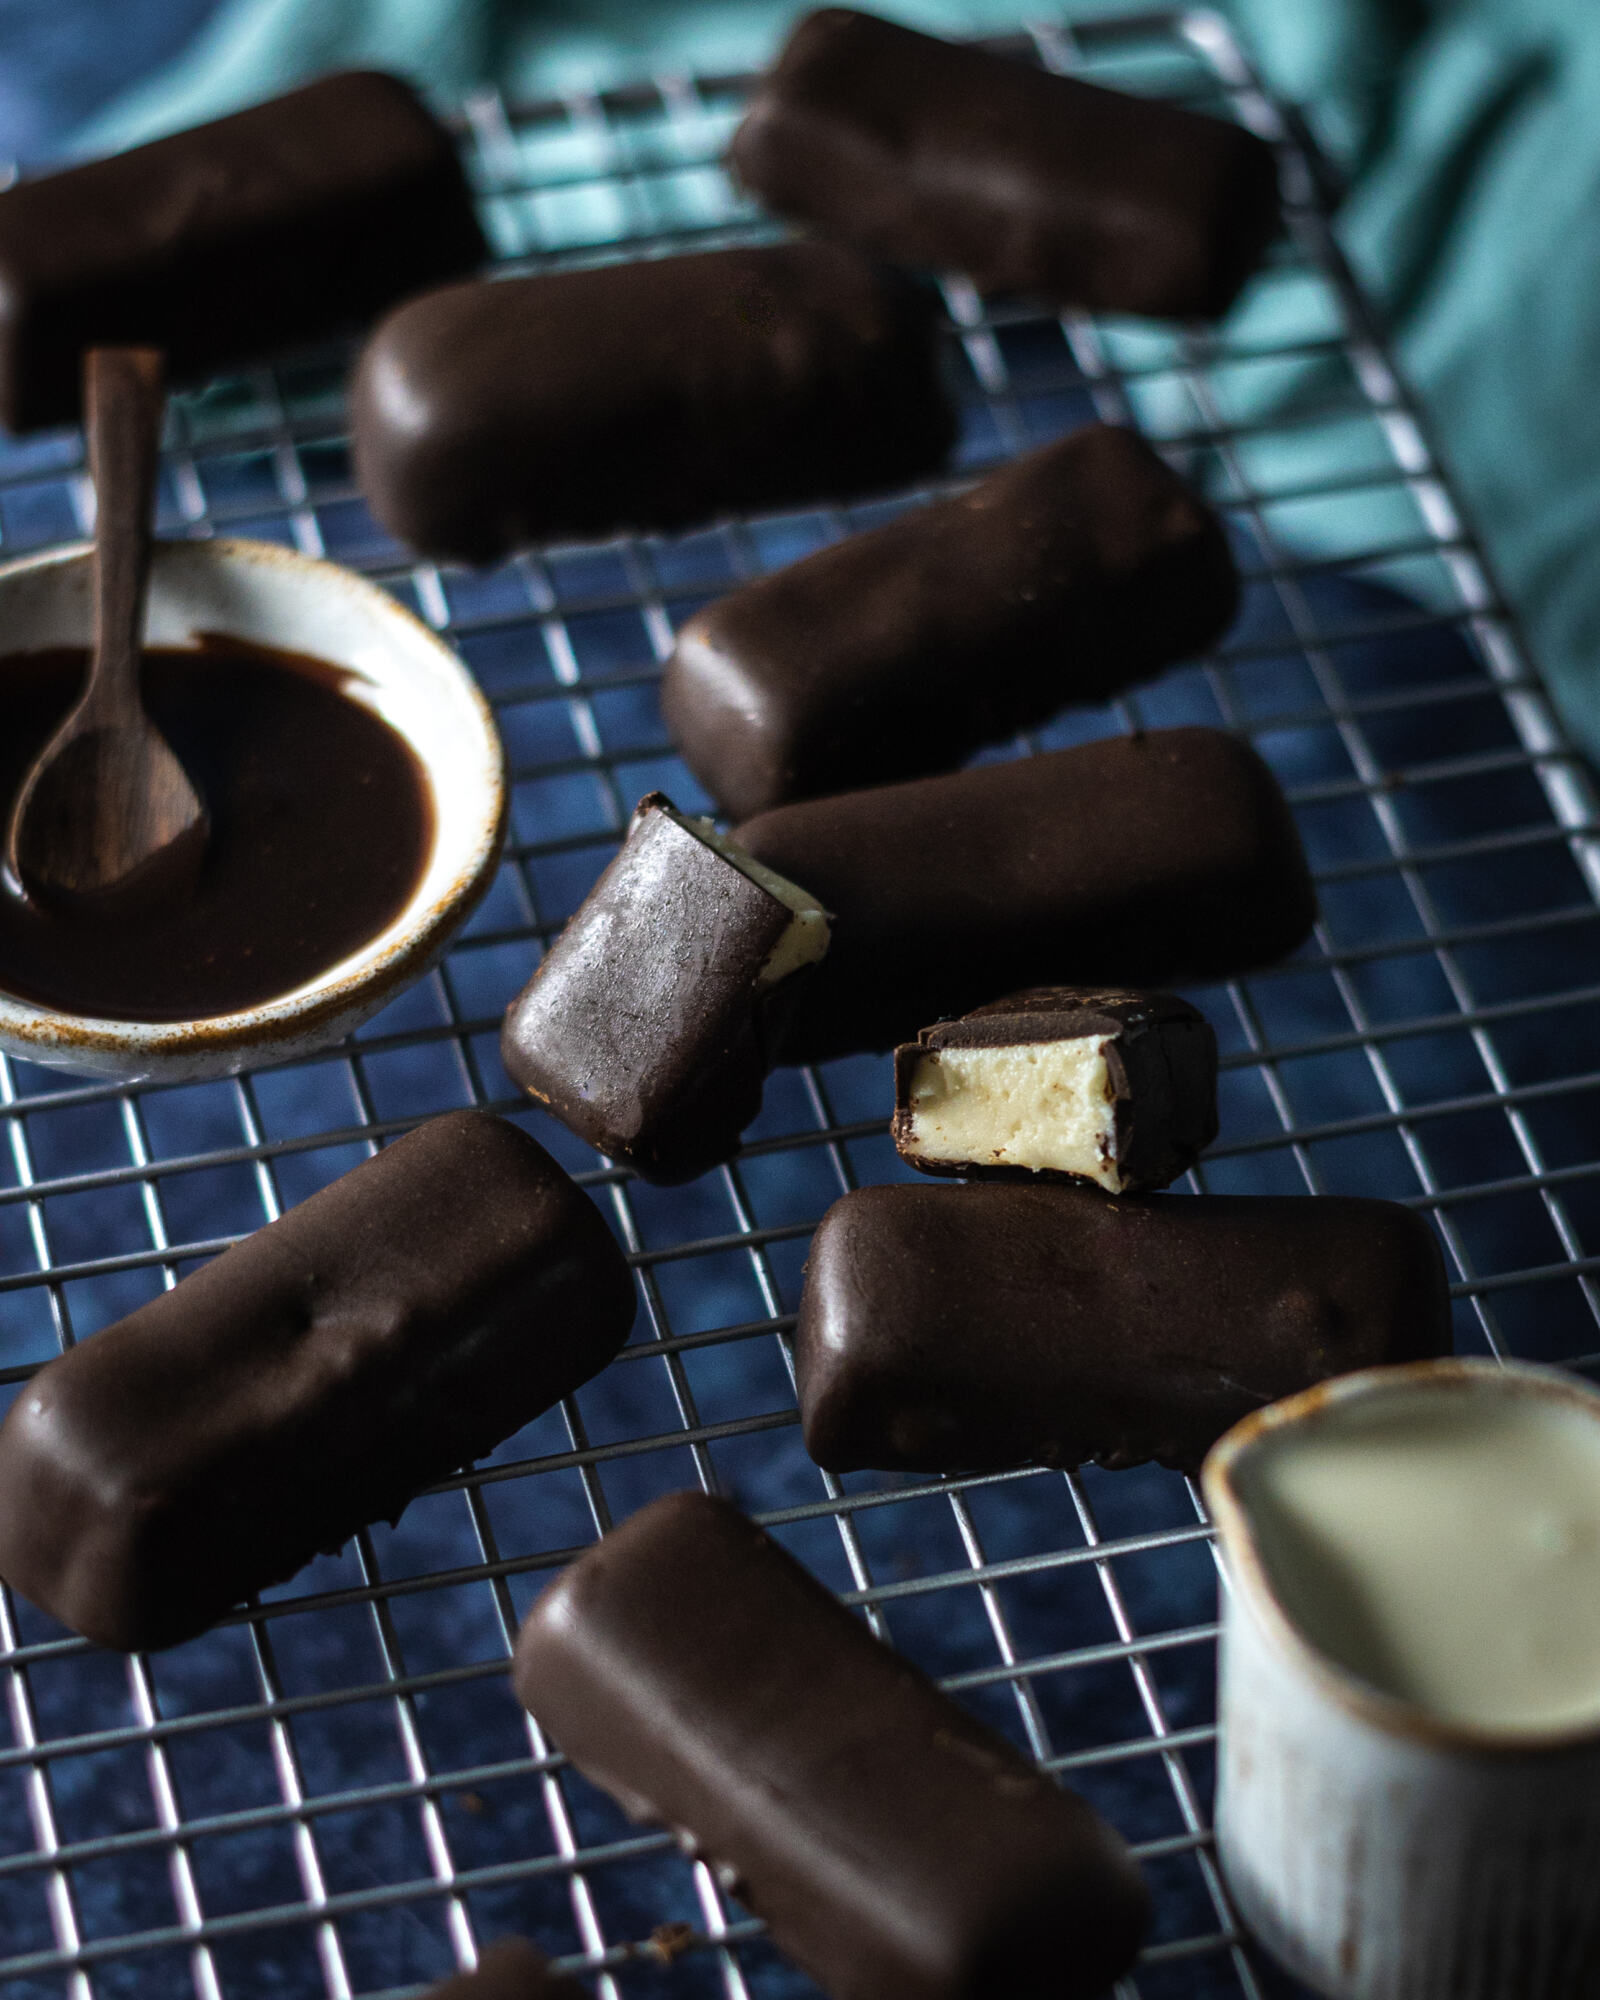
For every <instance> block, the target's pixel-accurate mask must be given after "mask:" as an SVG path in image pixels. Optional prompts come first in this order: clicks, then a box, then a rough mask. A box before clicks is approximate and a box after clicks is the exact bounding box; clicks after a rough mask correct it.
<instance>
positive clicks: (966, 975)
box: [734, 729, 1316, 1062]
mask: <svg viewBox="0 0 1600 2000" xmlns="http://www.w3.org/2000/svg"><path fill="white" fill-rule="evenodd" d="M734 837H735V838H736V839H737V840H738V841H739V842H740V844H741V845H742V846H744V847H746V848H748V849H749V851H750V852H751V853H752V854H754V855H755V857H756V859H757V860H758V861H764V862H765V863H766V865H767V866H768V867H769V868H775V869H776V870H777V871H778V873H779V874H780V875H787V876H788V877H789V878H790V879H791V880H793V881H796V882H803V883H804V884H805V885H806V887H807V889H809V890H810V891H811V893H812V894H813V895H814V896H815V897H816V898H817V900H818V901H819V902H820V903H822V904H824V905H825V906H826V907H827V908H828V909H830V910H831V911H832V912H833V913H834V925H833V941H832V943H831V945H830V946H829V949H828V956H827V958H826V959H825V960H824V961H823V963H822V964H821V965H820V966H818V968H817V970H816V972H815V973H814V974H813V975H812V977H811V979H810V980H809V981H808V982H807V984H806V987H805V990H804V991H803V992H801V993H799V994H797V995H796V1000H795V1011H794V1014H793V1017H792V1018H791V1020H790V1022H789V1024H788V1026H787V1027H786V1029H785V1031H784V1037H783V1045H782V1054H783V1059H784V1060H786V1061H790V1062H806V1061H812V1060H820V1059H822V1058H825V1057H827V1056H834V1055H843V1054H847V1053H848V1052H850V1051H851V1050H857V1049H874V1048H880V1049H881V1048H888V1047H891V1046H892V1045H893V1044H894V1043H896V1042H902V1041H907V1040H909V1039H910V1038H911V1037H912V1036H913V1035H915V1034H916V1033H917V1032H918V1031H919V1029H921V1028H922V1027H923V1026H924V1025H925V1024H927V1023H928V1022H930V1021H934V1020H937V1019H938V1018H939V1017H940V1016H943V1015H954V1014H962V1013H965V1012H966V1011H967V1010H968V1009H969V1008H971V1007H975V1006H977V1005H979V1004H980V1003H981V1002H983V1001H985V1000H990V999H993V998H995V997H996V996H997V995H999V994H1003V993H1010V992H1015V991H1017V990H1019V989H1020V988H1022V987H1025V986H1035V985H1041V984H1044V983H1046V982H1049V983H1055V982H1057V981H1060V982H1071V983H1074V984H1082V983H1085V982H1087V981H1091V980H1092V981H1095V982H1098V983H1106V984H1109V983H1111V982H1115V983H1116V984H1118V985H1129V986H1146V985H1150V986H1159V985H1162V984H1164V983H1167V982H1180V981H1183V980H1186V979H1201V978H1221V977H1223V976H1226V975H1231V974H1234V973H1238V972H1245V971H1248V970H1250V969H1251V968H1252V967H1254V966H1258V965H1265V964H1268V963H1270V961H1272V960H1273V959H1276V958H1281V957H1283V956H1284V954H1285V953H1287V952H1290V951H1292V950H1293V949H1294V948H1295V946H1296V945H1298V944H1299V943H1301V941H1302V940H1303V939H1304V938H1305V936H1306V935H1307V933H1308V932H1309V930H1310V928H1311V925H1312V921H1313V919H1314V917H1315V914H1316V899H1315V896H1314V894H1313V892H1312V887H1311V879H1310V876H1309V874H1308V873H1307V870H1306V862H1305V856H1304V854H1303V853H1302V851H1301V847H1300V839H1299V835H1298V834H1297V833H1296V831H1295V826H1294V821H1293V819H1292V818H1291V816H1290V813H1289V809H1288V806H1287V805H1286V803H1285V801H1284V798H1283V794H1282V793H1281V792H1280V791H1279V790H1278V787H1277V783H1276V781H1275V780H1274V778H1273V776H1272V774H1271V772H1270V771H1269V770H1268V769H1267V767H1266V765H1265V764H1263V763H1262V761H1261V759H1260V758H1259V757H1258V756H1256V754H1255V752H1254V751H1253V750H1251V749H1250V748H1249V747H1248V746H1247V745H1246V744H1244V743H1241V742H1239V741H1238V740H1237V739H1236V738H1234V737H1231V736H1226V735H1224V734H1222V732H1221V731H1219V730H1215V729H1163V730H1151V731H1149V732H1148V733H1146V734H1144V735H1140V736H1120V737H1111V738H1108V739H1106V740H1104V741H1102V742H1098V743H1088V744H1084V745H1081V746H1080V747H1078V748H1076V749H1072V750H1057V751H1053V752H1051V753H1050V754H1049V755H1048V756H1044V757H1024V758H1020V759H1018V760H1016V761H1015V762H1012V763H1006V764H991V765H986V766H984V767H982V768H980V769H978V770H971V771H958V772H955V773H954V774H952V775H950V776H948V777H939V778H917V779H914V780H912V781H911V782H910V783H908V784H903V785H884V786H880V787H878V788H877V789H876V790H872V791H860V792H846V793H844V794H842V795H841V796H840V797H838V798H831V799H813V800H809V801H807V802H806V803H803V804H800V805H792V806H780V807H779V808H778V809H777V810H776V811H774V812H770V813H762V814H761V815H759V816H758V817H757V818H755V819H752V820H747V821H746V822H745V823H744V824H743V825H742V826H740V827H738V828H737V829H736V830H735V836H734Z"/></svg>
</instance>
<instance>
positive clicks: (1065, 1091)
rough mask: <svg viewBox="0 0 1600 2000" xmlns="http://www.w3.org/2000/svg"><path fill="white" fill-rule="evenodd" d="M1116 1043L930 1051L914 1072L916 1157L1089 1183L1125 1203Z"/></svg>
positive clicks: (1094, 1040) (1093, 1040) (1100, 1039)
mask: <svg viewBox="0 0 1600 2000" xmlns="http://www.w3.org/2000/svg"><path fill="white" fill-rule="evenodd" d="M1109 1040H1110V1037H1109V1036H1106V1035H1082V1036H1078V1037H1075V1038H1074V1039H1073V1040H1071V1041H1061V1042H1032V1043H1028V1042H1023V1043H1013V1044H1011V1045H1010V1046H1008V1047H1005V1048H996V1049H930V1050H929V1051H928V1053H927V1054H926V1055H924V1056H923V1057H921V1059H920V1060H919V1061H918V1062H917V1064H916V1067H915V1068H914V1069H913V1071H912V1073H911V1088H910V1094H909V1109H910V1112H911V1150H912V1151H913V1152H915V1153H917V1154H919V1155H920V1156H921V1157H922V1158H923V1159H927V1160H938V1161H940V1162H941V1163H948V1164H950V1165H952V1166H954V1165H960V1164H964V1163H967V1162H970V1163H971V1164H973V1165H974V1166H985V1167H988V1166H995V1167H1027V1168H1029V1169H1031V1170H1032V1171H1033V1172H1034V1173H1038V1172H1040V1171H1041V1170H1042V1169H1044V1168H1052V1169H1054V1170H1055V1171H1056V1172H1057V1173H1067V1174H1082V1175H1083V1176H1084V1177H1085V1178H1086V1179H1088V1180H1092V1181H1095V1182H1096V1183H1098V1185H1099V1186H1101V1187H1103V1188H1106V1189H1109V1190H1110V1192H1111V1193H1113V1194H1120V1193H1121V1192H1122V1185H1123V1183H1122V1176H1121V1174H1120V1173H1119V1172H1118V1170H1117V1129H1116V1108H1115V1106H1114V1104H1113V1102H1112V1097H1111V1081H1110V1078H1109V1076H1108V1075H1107V1073H1106V1048H1107V1045H1108V1042H1109Z"/></svg>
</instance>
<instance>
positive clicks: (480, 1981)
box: [423, 1937, 589, 2000]
mask: <svg viewBox="0 0 1600 2000" xmlns="http://www.w3.org/2000/svg"><path fill="white" fill-rule="evenodd" d="M423 2000H589V1996H588V1994H587V1993H586V1992H585V1991H584V1989H583V1988H582V1987H581V1986H580V1985H579V1984H578V1982H577V1981H576V1980H575V1979H566V1978H564V1977H563V1976H562V1975H561V1974H560V1973H558V1972H552V1971H551V1970H550V1964H549V1961H548V1960H547V1959H546V1958H545V1956H544V1954H543V1952H540V1951H536V1950H535V1949H534V1947H533V1946H532V1945H531V1944H529V1943H528V1941H527V1939H526V1938H519V1937H503V1938H497V1939H496V1940H495V1942H494V1943H493V1944H491V1945H488V1946H486V1947H485V1948H484V1950H483V1951H481V1952H480V1953H479V1954H478V1963H477V1967H476V1969H475V1970H474V1971H472V1972H458V1973H457V1974H456V1975H455V1977H454V1978H453V1979H444V1980H441V1981H440V1982H439V1984H438V1985H437V1986H430V1987H429V1989H428V1991H427V1993H426V1994H425V1995H424V1996H423Z"/></svg>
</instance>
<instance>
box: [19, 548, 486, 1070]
mask: <svg viewBox="0 0 1600 2000" xmlns="http://www.w3.org/2000/svg"><path fill="white" fill-rule="evenodd" d="M197 632H221V633H227V634H229V635H230V636H233V637H238V638H242V639H252V640H255V641H257V642H259V643H261V644H265V645H271V646H279V647H282V648H284V649H285V650H287V651H290V652H301V653H311V654H314V655H316V656H317V657H318V658H320V659H325V660H331V661H333V662H334V663H335V664H336V665H338V666H341V667H343V668H345V669H346V670H347V672H348V673H349V675H350V676H351V678H350V680H349V681H348V682H347V684H346V687H345V692H346V694H347V695H348V696H349V697H350V698H351V699H352V700H356V701H361V702H364V703H366V704H367V705H368V706H369V707H370V708H372V709H374V710H375V711H376V712H377V713H378V714H379V715H381V716H382V717H383V719H384V720H385V721H386V722H387V723H388V724H389V725H390V727H391V728H393V729H394V730H396V731H397V732H398V733H399V734H400V735H401V736H402V737H404V739H405V740H406V742H407V743H408V744H409V745H410V746H411V749H412V751H413V752H414V754H415V755H416V757H417V758H418V760H419V761H420V763H421V764H422V767H423V769H424V770H425V771H426V772H427V774H428V779H429V783H430V786H431V789H432V792H433V803H434V822H435V824H434V839H433V847H432V851H431V852H430V854H429V857H428V861H427V864H426V866H425V867H424V869H423V871H422V875H421V878H420V880H419V881H418V882H417V885H416V887H415V889H414V890H413V891H412V894H411V897H410V899H409V901H408V902H407V903H406V905H405V907H404V908H403V909H402V910H401V911H400V913H399V914H398V915H397V916H396V917H395V919H394V920H393V922H392V923H390V924H389V925H388V926H387V927H386V928H385V929H384V930H382V931H380V932H379V933H378V935H377V936H376V937H373V938H371V939H369V940H368V941H367V943H365V944H364V945H362V946H361V948H360V949H359V950H358V951H355V952H353V953H352V954H351V955H350V956H349V957H348V958H345V959H342V960H341V961H340V962H339V963H338V964H336V965H333V966H330V967H329V968H328V969H327V971H325V972H323V973H320V974H319V975H318V976H317V977H316V978H315V979H312V980H309V981H307V982H306V983H305V984H304V985H302V986H297V987H296V988H295V989H294V990H293V991H292V992H287V993H283V994H280V995H279V996H278V997H276V998H275V999H272V1000H267V1001H263V1002H262V1003H261V1004H260V1005H258V1006H254V1007H247V1008H242V1009H241V1010H239V1011H238V1012H237V1013H232V1014H218V1015H213V1016H210V1017H208V1018H205V1019H197V1020H192V1021H161V1022H150V1021H109V1020H99V1019H95V1018H91V1017H89V1016H84V1015H76V1014H68V1013H62V1012H61V1011H59V1010H58V1009H55V1008H51V1007H44V1006H40V1005H38V1004H36V1003H35V1002H33V1001H29V1000H22V999H18V998H16V997H14V996H12V995H10V994H8V993H6V992H5V991H4V978H3V973H0V1048H4V1049H5V1050H7V1051H8V1052H9V1053H10V1054H12V1055H17V1056H25V1057H26V1058H27V1059H28V1060H29V1061H30V1062H38V1063H46V1064H49V1065H50V1066H51V1067H52V1068H56V1069H67V1070H77V1071H87V1072H89V1073H91V1074H94V1075H99V1076H112V1077H119V1078H124V1079H128V1080H148V1081H151V1082H157V1083H178V1082H191V1081H196V1080H199V1079H203V1078H206V1077H217V1076H227V1075H231V1074H232V1073H233V1072H235V1071H237V1070H240V1069H243V1068H246V1067H247V1066H249V1065H251V1064H254V1063H260V1062H269V1061H280V1060H286V1059H292V1058H294V1057H297V1056H303V1055H306V1054H308V1053H309V1052H310V1051H311V1050H313V1049H318V1048H322V1047H324V1046H326V1045H327V1044H328V1043H329V1042H336V1041H338V1040H339V1039H340V1038H341V1037H342V1036H344V1035H347V1034H348V1033H349V1032H350V1031H351V1029H353V1028H355V1027H358V1026H359V1025H360V1024H361V1022H363V1021H365V1020H366V1019H367V1018H368V1016H369V1015H372V1014H374V1013H376V1012H377V1010H378V1009H379V1008H380V1007H382V1006H383V1005H384V1003H385V1002H386V1001H388V1000H392V999H393V998H394V996H395V995H396V994H397V993H398V992H399V991H400V990H401V988H402V987H404V986H406V985H408V984H410V983H411V982H412V981H413V980H415V979H417V978H419V977H420V976H421V975H422V974H423V973H424V972H426V971H427V970H428V968H429V967H430V966H431V965H432V964H433V963H434V962H435V961H436V960H437V959H438V957H439V956H440V954H441V952H442V951H443V950H444V948H445V946H446V945H447V944H448V943H449V941H450V939H451V937H452V936H453V935H454V933H455V932H456V930H457V929H458V928H459V926H460V925H461V924H462V923H463V922H464V921H465V919H466V918H467V916H468V915H469V914H470V912H471V910H472V908H473V906H474V905H475V904H476V903H477V902H478V900H479V898H480V897H481V896H482V895H483V893H484V891H485V890H486V889H487V888H488V886H489V883H490V881H491V879H492V877H493V875H494V870H495V866H496V863H497V861H498V859H499V855H500V847H501V842H502V840H503V838H504V833H505V816H506V777H505V756H504V752H503V751H502V749H501V746H500V738H499V735H498V733H497V731H496V729H495V726H494V718H493V716H492V715H491V713H490V710H489V706H488V703H487V702H486V701H485V700H484V698H483V696H482V694H481V693H480V692H479V691H478V688H477V685H476V683H475V682H474V681H473V679H472V677H471V675H470V674H469V673H468V672H467V670H466V668H465V667H463V666H462V664H461V662H460V661H459V660H458V659H457V658H456V656H455V654H454V653H452V652H451V650H450V648H449V647H448V646H446V645H445V644H444V642H443V641H442V640H441V639H440V638H439V637H438V636H437V635H436V634H435V633H433V632H431V631H430V630H429V629H428V627H427V626H426V625H424V624H423V623H422V622H421V621H420V620H419V619H417V618H415V617H413V616H412V614H411V613H410V612H409V611H407V610H405V609H404V607H403V606H401V605H399V604H397V603H396V602H395V601H394V599H393V598H392V597H390V596H389V595H388V593H387V592H385V591H383V590H380V589H379V588H378V586H377V585H376V584H373V583H369V582H367V581H366V580H365V578H363V577H359V576H356V575H353V574H352V573H351V572H350V571H349V570H345V569H340V568H338V567H337V566H336V565H335V564H333V563H327V562H319V561H317V560H315V559H314V558H312V557H310V556H303V555H299V554H297V553H296V552H295V551H293V550H291V549H285V548H281V547H279V546H278V545H277V544H276V543H270V542H243V541H195V542H163V543H160V544H158V545H157V548H156V552H155V560H154V563H153V566H152V570H151V579H150V602H149V610H148V615H147V619H146V626H145V634H146V640H147V643H149V644H151V645H168V646H171V645H183V644H185V643H187V642H188V641H189V640H190V639H191V638H192V637H193V635H194V634H195V633H197ZM89 634H90V561H89V550H88V548H87V546H86V545H80V546H74V547H70V548H61V549H52V550H49V551H47V552H46V553H44V554H41V555H35V556H24V557H22V558H21V559H20V560H18V561H16V562H12V563H7V564H5V565H4V566H0V656H3V655H4V654H6V653H13V652H22V651H25V650H28V649H30V648H36V647H42V646H60V645H83V644H86V643H87V642H88V639H89ZM4 702H5V683H4V668H3V657H0V716H3V714H4Z"/></svg>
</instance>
